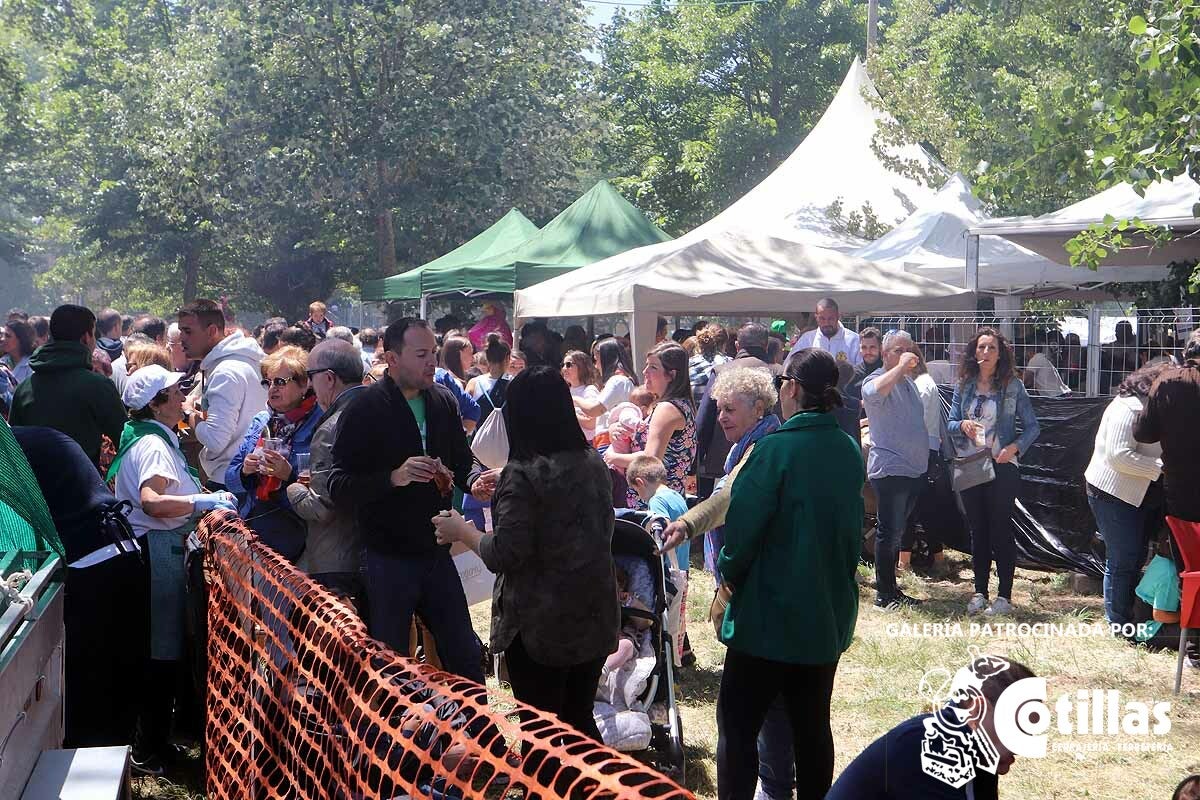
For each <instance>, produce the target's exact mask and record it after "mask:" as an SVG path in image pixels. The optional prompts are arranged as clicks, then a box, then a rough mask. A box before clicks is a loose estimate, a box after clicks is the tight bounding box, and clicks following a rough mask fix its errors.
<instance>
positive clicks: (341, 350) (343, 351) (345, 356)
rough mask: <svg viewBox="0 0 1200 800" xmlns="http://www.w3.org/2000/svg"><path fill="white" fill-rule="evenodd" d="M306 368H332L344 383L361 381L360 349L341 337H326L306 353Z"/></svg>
mask: <svg viewBox="0 0 1200 800" xmlns="http://www.w3.org/2000/svg"><path fill="white" fill-rule="evenodd" d="M308 368H309V370H310V371H311V370H318V369H328V370H332V371H333V372H334V374H336V375H337V376H338V378H339V379H340V380H341V381H342V383H345V384H350V385H353V384H356V383H362V379H363V362H362V351H361V350H359V349H358V348H357V347H355V346H354V345H352V344H350V342H347V341H345V340H343V339H335V338H328V339H325V340H324V341H322V342H318V343H317V346H316V347H314V348H313V349H312V352H311V353H309V354H308Z"/></svg>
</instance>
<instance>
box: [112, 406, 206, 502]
mask: <svg viewBox="0 0 1200 800" xmlns="http://www.w3.org/2000/svg"><path fill="white" fill-rule="evenodd" d="M152 434H153V435H156V436H160V437H162V440H163V441H164V442H166V443H167V444H169V445H171V447H172V448H174V449H175V450H181V448H180V447H179V437H177V436H174V435H172V434H170V433H168V432H167V430H166V428H164V427H163V426H162V425H159V424H158V423H156V422H151V421H149V420H144V419H131V420H129V421H128V422H126V423H125V427H124V428H122V429H121V445H120V446H119V447H118V448H117V456H116V458H114V459H113V462H112V466H110V467H109V468H108V476H107V477H106V478H105V480H107V481H108V482H109V483H112V482H113V481H115V480H116V479H117V472H118V470H120V469H121V462H123V461H124V460H125V455H126V454H127V453H128V452H129V451H130V449H131V448H132V447H133V446H134V445H135V444H137V443H138V440H139V439H141V438H142V437H143V436H150V435H152ZM187 471H188V474H189V475H191V476H192V477H193V478H195V479H196V485H197V486H199V485H200V473H199V472H197V471H196V470H195V468H193V467H188V468H187Z"/></svg>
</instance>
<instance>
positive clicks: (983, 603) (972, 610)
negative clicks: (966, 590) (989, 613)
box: [967, 592, 988, 617]
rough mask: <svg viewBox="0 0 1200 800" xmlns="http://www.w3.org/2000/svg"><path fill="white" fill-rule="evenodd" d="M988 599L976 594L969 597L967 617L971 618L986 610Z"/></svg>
mask: <svg viewBox="0 0 1200 800" xmlns="http://www.w3.org/2000/svg"><path fill="white" fill-rule="evenodd" d="M987 604H988V599H987V597H986V596H985V595H982V594H979V593H978V592H977V593H975V594H974V595H972V596H971V602H969V603H967V616H968V617H973V616H975V615H976V614H978V613H979V612H980V611H983V610H984V609H985V608H987Z"/></svg>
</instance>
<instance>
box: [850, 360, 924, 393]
mask: <svg viewBox="0 0 1200 800" xmlns="http://www.w3.org/2000/svg"><path fill="white" fill-rule="evenodd" d="M916 363H917V357H916V356H915V355H913V354H912V353H905V354H903V355H902V356H900V363H898V364H897V365H896V366H894V367H892V368H891V369H889V370H888V371H887V372H885V373H883V374H882V375H880V376H879V377H878V378H876V379H875V380H873V381H871V384H870V385H871V389H870V390H868V389H867V388H866V387H864V388H863V394H864V395H865V394H867V393H868V392H869V393H871V394H878V395H881V396H883V397H887V396H888V395H889V394H891V393H892V389H893V388H894V387H895V386H896V384H898V383H899V382H900V381H902V380H904V379H905V378H906V377H908V375H909V374H910V373H911V372H912V370H913V367H914V366H915V365H916Z"/></svg>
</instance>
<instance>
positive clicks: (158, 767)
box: [129, 754, 164, 778]
mask: <svg viewBox="0 0 1200 800" xmlns="http://www.w3.org/2000/svg"><path fill="white" fill-rule="evenodd" d="M129 766H130V767H131V768H132V769H133V771H134V772H136V773H137V774H138V775H144V776H146V777H148V778H160V777H162V775H163V772H164V770H163V762H162V759H161V758H159V757H158V756H154V755H148V756H141V755H137V754H135V755H131V756H130V757H129Z"/></svg>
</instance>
